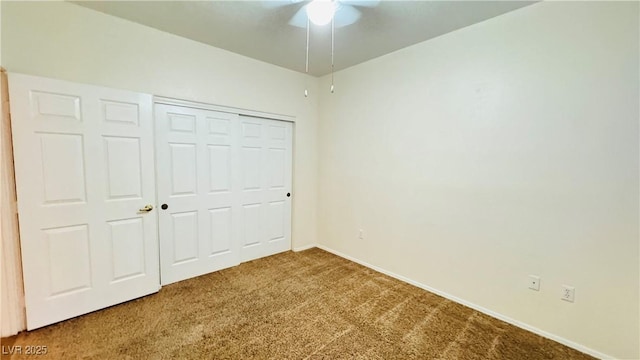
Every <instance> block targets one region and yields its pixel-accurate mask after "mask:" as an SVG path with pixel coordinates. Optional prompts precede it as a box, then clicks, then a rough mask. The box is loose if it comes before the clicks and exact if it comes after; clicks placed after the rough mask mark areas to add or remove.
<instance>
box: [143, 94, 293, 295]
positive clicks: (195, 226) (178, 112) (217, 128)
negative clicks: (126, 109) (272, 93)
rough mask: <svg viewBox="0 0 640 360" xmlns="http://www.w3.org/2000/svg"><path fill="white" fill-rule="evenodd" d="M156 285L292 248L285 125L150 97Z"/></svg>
mask: <svg viewBox="0 0 640 360" xmlns="http://www.w3.org/2000/svg"><path fill="white" fill-rule="evenodd" d="M155 116H156V154H157V157H156V168H157V169H158V172H157V174H158V180H157V186H158V203H159V204H160V210H158V211H159V220H160V226H159V229H160V258H161V259H160V264H161V281H162V284H163V285H164V284H170V283H173V282H176V281H180V280H184V279H188V278H191V277H195V276H198V275H202V274H206V273H210V272H213V271H217V270H220V269H224V268H227V267H231V266H234V265H238V264H239V263H240V262H241V261H248V260H253V259H257V258H260V257H264V256H268V255H272V254H275V253H278V252H282V251H287V250H289V249H291V160H292V159H291V150H292V149H291V140H292V139H291V138H292V124H291V123H288V122H284V121H276V120H268V119H263V118H254V117H245V116H238V115H237V114H231V113H225V112H218V111H211V110H204V109H198V108H191V107H185V106H176V105H168V104H157V105H156V107H155Z"/></svg>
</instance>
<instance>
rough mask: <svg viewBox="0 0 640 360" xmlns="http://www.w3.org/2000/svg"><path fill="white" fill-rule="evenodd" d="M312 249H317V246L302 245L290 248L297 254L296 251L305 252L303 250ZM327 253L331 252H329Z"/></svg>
mask: <svg viewBox="0 0 640 360" xmlns="http://www.w3.org/2000/svg"><path fill="white" fill-rule="evenodd" d="M314 247H318V245H317V244H309V245H303V246H299V247H294V248H291V250H292V251H294V252H298V251H305V250H309V249H313V248H314ZM327 251H329V250H327ZM329 252H331V251H329ZM338 256H339V255H338Z"/></svg>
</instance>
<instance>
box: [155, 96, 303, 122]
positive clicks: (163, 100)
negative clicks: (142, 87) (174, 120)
mask: <svg viewBox="0 0 640 360" xmlns="http://www.w3.org/2000/svg"><path fill="white" fill-rule="evenodd" d="M153 103H154V104H164V105H175V106H183V107H188V108H194V109H201V110H212V111H220V112H226V113H232V114H238V115H245V116H253V117H258V118H264V119H269V120H280V121H287V122H292V123H295V122H296V117H295V116H293V115H285V114H277V113H269V112H264V111H256V110H249V109H242V108H236V107H230V106H222V105H215V104H208V103H203V102H199V101H192V100H182V99H175V98H170V97H164V96H154V97H153Z"/></svg>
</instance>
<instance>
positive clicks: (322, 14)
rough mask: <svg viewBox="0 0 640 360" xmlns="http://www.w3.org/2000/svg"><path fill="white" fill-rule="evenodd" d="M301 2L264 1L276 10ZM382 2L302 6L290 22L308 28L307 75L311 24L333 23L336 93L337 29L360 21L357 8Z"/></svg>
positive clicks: (322, 0) (319, 0) (337, 0)
mask: <svg viewBox="0 0 640 360" xmlns="http://www.w3.org/2000/svg"><path fill="white" fill-rule="evenodd" d="M300 2H301V0H290V1H289V2H275V1H264V2H263V4H264V6H265V7H268V8H274V7H281V6H293V5H297V4H298V3H300ZM379 2H380V0H313V1H311V2H308V3H306V4H305V5H304V6H302V7H301V8H300V9H299V10H298V11H297V12H296V13H295V15H293V17H292V18H291V20H289V25H292V26H296V27H302V28H306V31H307V34H306V35H307V37H306V40H307V43H306V53H305V73H306V74H309V33H310V27H311V23H313V24H314V25H317V26H324V25H327V24H329V23H331V88H330V91H331V93H333V92H334V81H333V79H334V76H333V73H334V66H335V63H334V59H335V29H336V28H340V27H343V26H348V25H351V24H353V23H355V22H356V21H358V19H360V16H361V15H362V13H361V12H360V10H358V9H356V7H375V6H377V5H378V3H379ZM304 96H305V97H308V96H309V91H308V89H305V90H304Z"/></svg>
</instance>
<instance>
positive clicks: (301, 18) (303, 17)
mask: <svg viewBox="0 0 640 360" xmlns="http://www.w3.org/2000/svg"><path fill="white" fill-rule="evenodd" d="M289 25H292V26H297V27H301V28H306V27H307V8H306V7H305V6H303V7H301V8H300V10H298V12H296V13H295V15H293V17H291V20H289Z"/></svg>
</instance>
